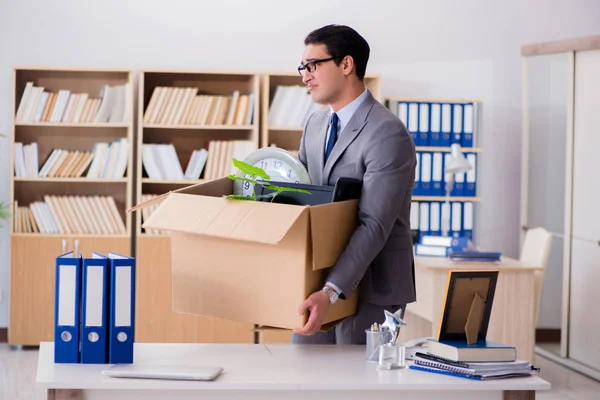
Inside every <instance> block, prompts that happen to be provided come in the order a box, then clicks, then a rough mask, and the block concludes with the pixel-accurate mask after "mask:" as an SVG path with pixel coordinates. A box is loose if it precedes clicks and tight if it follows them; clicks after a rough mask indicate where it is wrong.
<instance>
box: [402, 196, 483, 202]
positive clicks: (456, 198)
mask: <svg viewBox="0 0 600 400" xmlns="http://www.w3.org/2000/svg"><path fill="white" fill-rule="evenodd" d="M412 201H441V202H445V201H446V196H413V197H412ZM448 201H449V202H453V201H472V202H479V201H481V198H479V197H465V196H454V197H452V196H450V197H448Z"/></svg>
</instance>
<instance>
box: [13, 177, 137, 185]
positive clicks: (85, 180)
mask: <svg viewBox="0 0 600 400" xmlns="http://www.w3.org/2000/svg"><path fill="white" fill-rule="evenodd" d="M14 181H15V182H31V183H35V182H44V183H45V182H51V183H103V184H114V183H127V182H128V181H129V179H127V178H122V179H91V178H15V179H14Z"/></svg>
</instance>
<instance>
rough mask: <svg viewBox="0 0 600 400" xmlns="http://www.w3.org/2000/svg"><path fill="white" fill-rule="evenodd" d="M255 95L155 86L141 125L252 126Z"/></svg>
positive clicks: (237, 91) (195, 88)
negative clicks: (212, 92) (224, 93)
mask: <svg viewBox="0 0 600 400" xmlns="http://www.w3.org/2000/svg"><path fill="white" fill-rule="evenodd" d="M254 104H255V97H254V93H248V94H242V93H241V92H240V91H239V90H234V91H233V92H232V93H231V94H230V95H222V94H210V93H204V92H199V89H198V88H197V87H172V86H171V87H169V86H157V87H155V88H154V90H153V91H152V96H151V97H150V101H149V102H148V106H147V107H146V111H145V112H144V119H143V121H144V124H146V125H151V124H159V125H251V124H252V122H253V121H252V115H253V114H254Z"/></svg>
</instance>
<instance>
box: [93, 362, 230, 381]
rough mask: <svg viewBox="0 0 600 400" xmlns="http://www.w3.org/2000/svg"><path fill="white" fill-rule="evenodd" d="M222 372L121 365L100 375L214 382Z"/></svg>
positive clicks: (189, 367)
mask: <svg viewBox="0 0 600 400" xmlns="http://www.w3.org/2000/svg"><path fill="white" fill-rule="evenodd" d="M222 372H223V368H222V367H216V366H195V365H155V364H119V365H111V366H110V367H108V368H107V369H104V370H102V371H101V372H100V373H101V374H102V375H106V376H110V377H113V378H137V379H169V380H185V381H212V380H214V379H215V378H217V377H218V376H219V375H221V373H222Z"/></svg>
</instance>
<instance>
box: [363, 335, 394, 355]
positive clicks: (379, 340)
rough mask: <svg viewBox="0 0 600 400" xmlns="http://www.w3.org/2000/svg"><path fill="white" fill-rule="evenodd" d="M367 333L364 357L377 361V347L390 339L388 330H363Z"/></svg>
mask: <svg viewBox="0 0 600 400" xmlns="http://www.w3.org/2000/svg"><path fill="white" fill-rule="evenodd" d="M365 333H366V335H367V347H366V354H365V355H366V357H367V361H374V362H377V361H378V360H379V348H380V347H381V345H382V344H385V343H387V342H389V341H390V340H391V339H392V334H391V332H390V331H383V332H382V331H371V330H370V329H367V330H365Z"/></svg>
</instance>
